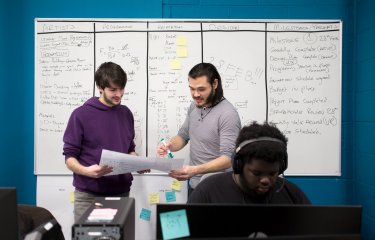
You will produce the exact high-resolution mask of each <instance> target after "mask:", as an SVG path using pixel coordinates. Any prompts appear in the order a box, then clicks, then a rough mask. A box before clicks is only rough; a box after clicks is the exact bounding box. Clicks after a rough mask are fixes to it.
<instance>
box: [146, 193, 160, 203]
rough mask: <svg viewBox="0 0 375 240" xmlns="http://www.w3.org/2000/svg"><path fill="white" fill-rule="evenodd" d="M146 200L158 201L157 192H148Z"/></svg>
mask: <svg viewBox="0 0 375 240" xmlns="http://www.w3.org/2000/svg"><path fill="white" fill-rule="evenodd" d="M148 202H149V203H150V204H156V203H159V202H160V196H159V193H149V194H148Z"/></svg>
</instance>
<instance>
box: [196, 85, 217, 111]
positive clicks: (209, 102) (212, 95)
mask: <svg viewBox="0 0 375 240" xmlns="http://www.w3.org/2000/svg"><path fill="white" fill-rule="evenodd" d="M214 97H215V90H214V88H213V87H212V89H211V93H210V95H209V96H208V97H207V99H206V103H205V104H204V105H197V107H198V108H203V107H207V105H209V106H212V105H213V104H214V102H213V101H214ZM194 99H199V98H194Z"/></svg>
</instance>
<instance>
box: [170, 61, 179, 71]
mask: <svg viewBox="0 0 375 240" xmlns="http://www.w3.org/2000/svg"><path fill="white" fill-rule="evenodd" d="M169 66H170V68H171V69H172V70H180V69H181V61H180V60H178V59H173V60H171V61H170V62H169Z"/></svg>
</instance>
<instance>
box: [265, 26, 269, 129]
mask: <svg viewBox="0 0 375 240" xmlns="http://www.w3.org/2000/svg"><path fill="white" fill-rule="evenodd" d="M267 27H268V25H267V23H265V31H264V46H265V48H264V51H265V53H264V84H265V87H266V122H268V86H267V80H268V79H267V69H268V66H267V58H268V56H267V54H268V51H267V37H268V34H267V33H268V31H267V30H268V29H267Z"/></svg>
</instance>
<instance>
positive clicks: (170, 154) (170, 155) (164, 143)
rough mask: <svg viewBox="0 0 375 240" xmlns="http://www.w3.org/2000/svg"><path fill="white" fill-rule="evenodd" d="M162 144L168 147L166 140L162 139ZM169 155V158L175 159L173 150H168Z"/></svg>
mask: <svg viewBox="0 0 375 240" xmlns="http://www.w3.org/2000/svg"><path fill="white" fill-rule="evenodd" d="M160 142H161V143H162V144H163V145H164V146H165V147H167V142H166V141H165V139H164V138H162V139H161V140H160ZM167 155H168V157H169V158H173V154H172V152H171V150H169V148H167Z"/></svg>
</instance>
